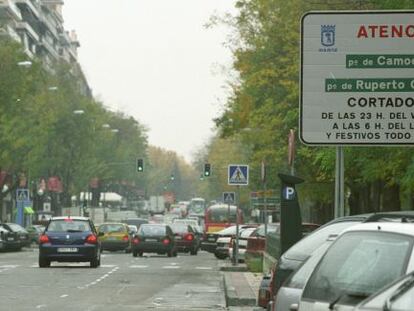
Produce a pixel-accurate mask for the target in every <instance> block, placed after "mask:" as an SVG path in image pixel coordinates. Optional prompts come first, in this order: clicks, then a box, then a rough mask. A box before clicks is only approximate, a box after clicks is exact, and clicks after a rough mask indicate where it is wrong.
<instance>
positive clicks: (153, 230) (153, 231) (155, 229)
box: [138, 225, 166, 236]
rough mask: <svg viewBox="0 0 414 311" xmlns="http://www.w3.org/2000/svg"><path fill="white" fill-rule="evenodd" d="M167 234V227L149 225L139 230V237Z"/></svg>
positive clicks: (142, 226)
mask: <svg viewBox="0 0 414 311" xmlns="http://www.w3.org/2000/svg"><path fill="white" fill-rule="evenodd" d="M165 234H166V227H165V226H149V225H141V227H140V228H139V229H138V235H148V236H149V235H153V236H161V235H165Z"/></svg>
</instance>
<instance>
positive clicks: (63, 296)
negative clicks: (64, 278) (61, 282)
mask: <svg viewBox="0 0 414 311" xmlns="http://www.w3.org/2000/svg"><path fill="white" fill-rule="evenodd" d="M68 296H69V295H66V294H65V295H61V296H60V298H66V297H68Z"/></svg>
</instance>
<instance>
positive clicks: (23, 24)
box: [16, 22, 40, 42]
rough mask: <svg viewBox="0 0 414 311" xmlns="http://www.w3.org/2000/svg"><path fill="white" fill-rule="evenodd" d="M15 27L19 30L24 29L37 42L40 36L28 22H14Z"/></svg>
mask: <svg viewBox="0 0 414 311" xmlns="http://www.w3.org/2000/svg"><path fill="white" fill-rule="evenodd" d="M16 29H17V30H20V31H26V32H27V33H28V34H29V35H30V36H31V37H32V38H33V40H34V41H36V42H39V40H40V37H39V35H38V34H37V32H36V31H34V29H33V28H32V26H30V24H29V23H27V22H17V23H16Z"/></svg>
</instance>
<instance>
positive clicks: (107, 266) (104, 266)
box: [101, 265, 116, 268]
mask: <svg viewBox="0 0 414 311" xmlns="http://www.w3.org/2000/svg"><path fill="white" fill-rule="evenodd" d="M114 267H116V265H101V268H114Z"/></svg>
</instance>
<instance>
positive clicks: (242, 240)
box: [217, 228, 257, 261]
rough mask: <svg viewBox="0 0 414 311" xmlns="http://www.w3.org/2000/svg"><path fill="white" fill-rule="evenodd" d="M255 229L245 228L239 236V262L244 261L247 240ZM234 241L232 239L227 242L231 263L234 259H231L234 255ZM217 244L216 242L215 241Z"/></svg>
mask: <svg viewBox="0 0 414 311" xmlns="http://www.w3.org/2000/svg"><path fill="white" fill-rule="evenodd" d="M256 229H257V228H247V229H244V230H242V231H241V232H240V236H239V256H238V257H239V261H244V254H245V253H246V248H247V238H248V237H249V236H251V235H252V233H253V232H254V231H255V230H256ZM235 243H236V240H235V239H232V240H231V241H229V258H230V260H231V261H234V260H235V258H233V255H235V251H234V250H233V248H234V246H235ZM217 244H218V241H217Z"/></svg>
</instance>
